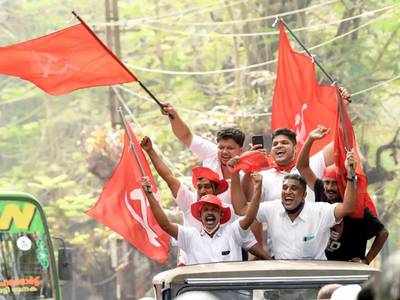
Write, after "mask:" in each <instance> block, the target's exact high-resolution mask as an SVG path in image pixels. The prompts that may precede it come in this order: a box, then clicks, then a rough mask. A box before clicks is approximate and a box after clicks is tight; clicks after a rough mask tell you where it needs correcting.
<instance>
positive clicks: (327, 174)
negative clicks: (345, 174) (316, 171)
mask: <svg viewBox="0 0 400 300" xmlns="http://www.w3.org/2000/svg"><path fill="white" fill-rule="evenodd" d="M338 177H339V170H338V168H337V167H336V165H330V166H329V167H326V169H325V171H324V175H323V178H322V179H330V180H335V181H337V180H338Z"/></svg>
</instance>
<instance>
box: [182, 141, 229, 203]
mask: <svg viewBox="0 0 400 300" xmlns="http://www.w3.org/2000/svg"><path fill="white" fill-rule="evenodd" d="M189 150H190V151H192V152H193V154H194V155H196V156H197V158H198V159H199V160H201V162H202V165H203V167H206V168H209V169H211V170H213V171H214V172H216V173H217V174H218V175H219V177H220V178H223V174H222V167H221V162H220V161H219V159H218V146H217V145H216V144H214V143H213V142H211V141H209V140H207V139H205V138H202V137H200V136H198V135H193V138H192V143H191V144H190V146H189ZM227 181H228V183H229V187H228V189H227V190H226V191H225V192H223V193H222V194H219V195H218V197H219V198H220V199H221V200H222V202H224V203H225V204H231V203H232V201H231V188H230V186H231V182H230V179H227Z"/></svg>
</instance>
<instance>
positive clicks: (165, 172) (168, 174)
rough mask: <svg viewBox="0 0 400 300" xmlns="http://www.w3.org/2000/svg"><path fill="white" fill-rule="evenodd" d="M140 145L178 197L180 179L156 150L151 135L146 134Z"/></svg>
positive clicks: (173, 193)
mask: <svg viewBox="0 0 400 300" xmlns="http://www.w3.org/2000/svg"><path fill="white" fill-rule="evenodd" d="M140 145H141V146H142V148H143V150H144V151H146V153H147V155H148V156H149V157H150V160H151V162H152V163H153V165H154V168H155V169H156V171H157V173H158V175H160V176H161V178H162V179H163V180H164V181H165V182H166V183H167V185H168V187H169V189H170V190H171V193H172V195H173V196H174V198H176V195H177V193H178V190H179V187H180V186H181V183H180V181H179V180H178V179H177V178H176V177H175V175H174V174H173V173H172V171H171V170H170V169H169V168H168V166H167V165H166V164H165V163H164V161H163V160H162V159H161V157H160V156H159V155H158V154H157V152H156V151H155V150H154V148H153V144H152V142H151V139H150V138H149V137H147V136H145V137H144V138H143V139H142V141H141V142H140Z"/></svg>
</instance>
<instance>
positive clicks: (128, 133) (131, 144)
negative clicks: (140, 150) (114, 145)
mask: <svg viewBox="0 0 400 300" xmlns="http://www.w3.org/2000/svg"><path fill="white" fill-rule="evenodd" d="M117 111H118V113H119V115H120V117H121V120H122V124H123V126H124V129H125V132H126V134H127V135H128V139H129V146H130V147H129V148H130V149H131V151H132V154H133V155H134V156H135V159H136V162H137V164H138V166H139V170H140V175H141V176H142V177H143V176H146V173H145V172H144V169H143V166H142V164H141V163H140V160H139V157H138V155H137V153H136V150H135V144H134V143H133V142H132V140H133V137H132V136H131V129H130V127H129V126H130V125H129V124H128V122H127V121H126V118H125V115H124V113H123V112H122V107H121V106H119V107H118V108H117Z"/></svg>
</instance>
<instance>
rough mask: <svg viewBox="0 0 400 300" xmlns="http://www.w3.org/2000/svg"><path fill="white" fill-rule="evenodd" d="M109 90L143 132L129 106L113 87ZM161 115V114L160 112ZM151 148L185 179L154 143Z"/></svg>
mask: <svg viewBox="0 0 400 300" xmlns="http://www.w3.org/2000/svg"><path fill="white" fill-rule="evenodd" d="M111 89H112V90H113V91H114V92H115V94H116V95H117V97H118V100H119V101H120V102H121V104H122V105H123V107H124V109H125V110H126V111H127V112H128V115H129V116H130V117H131V119H132V121H133V122H134V123H135V125H136V126H137V127H138V128H139V130H140V131H142V132H143V127H142V126H141V125H140V124H139V122H138V121H137V119H136V118H135V117H134V115H133V113H132V111H131V109H130V108H129V106H128V105H127V104H126V102H125V100H124V98H122V96H121V94H120V92H119V90H118V89H116V88H115V87H114V86H112V87H111ZM149 99H150V98H149ZM160 114H161V112H160ZM153 147H154V148H155V150H156V151H157V153H158V155H160V156H161V158H162V159H163V160H164V161H165V162H166V163H167V165H168V166H169V167H170V168H171V169H172V170H174V172H175V171H176V172H177V173H178V174H179V176H181V177H186V176H185V175H184V174H183V173H182V172H181V171H179V170H177V169H176V168H175V167H174V165H173V164H172V162H171V161H170V160H169V159H168V158H167V157H166V156H165V155H164V154H163V152H162V151H161V150H160V148H159V147H158V146H157V144H156V143H153Z"/></svg>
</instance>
